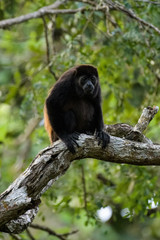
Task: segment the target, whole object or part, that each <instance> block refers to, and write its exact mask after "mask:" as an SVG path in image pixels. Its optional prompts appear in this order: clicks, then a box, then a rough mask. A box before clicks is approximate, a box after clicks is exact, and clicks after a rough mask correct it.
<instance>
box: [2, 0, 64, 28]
mask: <svg viewBox="0 0 160 240" xmlns="http://www.w3.org/2000/svg"><path fill="white" fill-rule="evenodd" d="M67 1H68V0H62V1H59V0H58V1H56V2H55V3H53V4H51V5H49V6H45V7H42V8H40V9H39V10H38V11H36V12H33V13H29V14H26V15H23V16H19V17H15V18H10V19H6V20H2V21H0V28H7V27H10V26H12V25H15V24H20V23H23V22H26V21H28V20H30V19H34V18H41V17H43V16H44V15H46V14H47V10H49V9H55V8H58V7H59V6H61V5H62V4H64V3H66V2H67Z"/></svg>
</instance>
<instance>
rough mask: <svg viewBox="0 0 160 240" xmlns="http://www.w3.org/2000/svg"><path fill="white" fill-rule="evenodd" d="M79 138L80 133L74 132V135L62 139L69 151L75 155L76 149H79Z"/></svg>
mask: <svg viewBox="0 0 160 240" xmlns="http://www.w3.org/2000/svg"><path fill="white" fill-rule="evenodd" d="M78 137H79V133H77V132H74V133H71V134H68V135H65V136H63V137H62V138H61V139H62V141H63V142H64V143H65V144H66V146H67V148H68V150H69V151H70V152H71V153H73V154H74V153H75V152H76V151H75V147H79V145H78V143H77V140H78Z"/></svg>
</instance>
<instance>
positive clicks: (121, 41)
mask: <svg viewBox="0 0 160 240" xmlns="http://www.w3.org/2000/svg"><path fill="white" fill-rule="evenodd" d="M94 2H97V3H98V1H94ZM119 2H120V3H122V4H124V5H125V7H126V8H127V9H132V10H134V12H135V13H136V14H137V15H138V16H140V17H141V18H143V19H144V20H146V21H148V22H152V24H154V25H155V26H160V18H159V15H160V8H159V7H157V6H156V5H154V4H152V3H145V1H144V2H143V1H141V2H139V1H132V0H121V1H119ZM52 3H53V1H51V0H47V1H44V0H39V1H36V2H35V1H20V0H14V1H11V0H7V1H1V3H0V19H4V18H5V19H7V18H12V17H15V16H18V15H24V14H27V13H30V12H33V11H36V10H38V9H39V8H40V7H43V6H45V5H49V4H52ZM82 6H84V4H83V3H82V2H76V1H69V3H67V4H66V5H65V6H63V7H64V8H66V9H67V8H72V9H73V8H78V7H82ZM110 14H111V16H112V18H113V19H114V21H115V22H116V25H114V26H113V24H111V22H108V24H107V25H106V16H105V14H104V13H102V12H98V11H95V12H90V11H86V12H82V13H80V12H78V13H76V14H74V15H70V14H66V15H64V14H61V15H60V14H59V15H56V16H48V17H46V21H47V26H48V30H49V31H48V36H49V43H50V55H51V56H50V61H51V64H52V70H53V71H54V73H55V75H56V76H60V75H61V74H62V73H63V72H64V71H65V70H66V69H68V68H70V67H72V66H73V65H76V64H84V63H90V64H93V65H95V66H97V67H98V71H99V75H100V82H101V88H102V96H103V98H102V100H103V102H102V106H103V116H104V121H105V123H107V124H113V123H117V122H125V123H128V124H132V125H134V124H136V121H137V119H138V117H139V115H140V113H141V110H142V109H143V108H144V107H146V106H148V105H151V106H153V105H158V103H159V102H160V94H159V91H160V84H159V83H160V68H159V60H160V38H159V35H158V34H157V33H155V32H154V31H153V30H151V29H148V28H144V27H143V26H142V25H141V24H139V23H138V22H136V21H135V20H132V19H130V18H129V17H127V16H126V15H124V14H122V13H120V12H118V11H113V12H110ZM0 56H1V58H0V69H1V70H0V119H1V121H0V157H1V160H0V165H1V173H0V174H1V184H0V189H1V191H3V190H5V188H6V187H7V186H8V185H9V183H10V182H11V181H13V180H14V179H15V178H16V176H18V175H19V174H20V172H21V171H23V170H24V169H25V168H26V167H27V166H28V164H29V163H30V162H31V160H32V159H33V157H34V156H35V155H36V154H37V153H38V152H39V151H40V149H42V148H43V147H45V146H47V145H48V144H49V141H48V137H47V134H46V133H45V130H44V127H43V104H44V100H45V97H46V96H47V92H48V90H49V89H50V87H51V86H52V85H53V84H54V82H55V79H54V77H53V75H52V74H51V73H50V72H49V70H48V63H47V60H46V44H45V35H44V26H43V21H42V19H36V20H31V21H28V22H25V23H22V24H19V25H15V26H12V27H11V28H9V29H4V30H0ZM37 116H39V117H40V118H41V121H39V122H38V123H37V125H36V126H37V127H36V128H34V129H33V131H31V132H30V134H28V135H26V134H25V131H26V130H27V129H28V126H30V125H32V123H34V121H35V119H36V117H37ZM30 119H31V120H30ZM159 121H160V116H156V118H155V119H154V120H153V121H152V122H151V124H150V126H149V129H148V131H147V133H146V135H147V136H148V137H150V138H151V139H152V140H153V141H155V142H159V141H160V139H159V132H160V125H159ZM82 168H84V177H85V187H86V202H87V205H86V207H85V201H84V183H83V180H82V178H83V176H82V175H83V174H82ZM98 176H103V177H102V178H99V177H98ZM159 181H160V171H159V168H157V167H156V168H155V167H139V166H138V167H136V166H128V165H118V164H117V165H115V164H111V163H104V162H99V161H97V160H93V159H92V160H89V159H88V160H81V161H80V162H75V163H74V164H73V165H72V167H71V168H70V170H69V171H68V172H67V173H66V174H65V176H63V177H62V178H61V179H60V180H59V181H57V182H56V183H55V184H54V186H53V188H52V189H50V190H48V192H47V193H46V194H45V196H44V197H43V202H45V204H44V205H43V206H42V207H41V211H40V214H39V219H37V220H36V221H37V222H41V221H44V224H47V223H49V221H50V222H52V224H51V223H50V224H49V225H50V226H51V227H52V228H53V229H56V228H57V229H58V231H59V232H65V231H66V230H70V229H72V228H78V229H80V231H79V233H78V234H76V235H74V236H72V237H71V239H89V238H90V239H91V238H92V239H93V240H94V239H102V240H103V239H106V237H107V239H115V240H116V239H117V240H119V239H123V240H124V239H128V238H129V239H133V240H134V239H145V240H147V239H149V240H152V239H159V237H160V233H159V226H158V225H159V222H160V218H159V212H158V211H157V212H156V213H155V214H151V215H150V217H148V215H149V209H151V208H152V207H153V206H151V205H152V204H153V203H155V205H156V206H157V205H158V204H159V197H160V196H159ZM108 205H109V206H111V207H112V210H113V215H112V218H111V219H110V220H109V222H108V223H106V224H104V223H102V222H101V221H100V220H99V219H98V217H97V215H96V212H97V210H98V209H100V208H101V207H105V206H108ZM123 209H128V215H126V216H123V215H122V210H123ZM56 217H57V219H58V220H57V219H56ZM54 220H55V221H54ZM36 234H37V238H36V239H44V238H45V237H46V235H43V234H41V235H40V234H39V233H36ZM0 237H1V238H2V239H8V238H6V236H5V235H2V236H0ZM7 237H8V236H7ZM25 237H26V236H25V235H24V234H22V235H21V238H22V239H26V238H25ZM47 239H54V237H51V236H50V238H47Z"/></svg>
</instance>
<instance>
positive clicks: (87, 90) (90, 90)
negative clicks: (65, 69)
mask: <svg viewBox="0 0 160 240" xmlns="http://www.w3.org/2000/svg"><path fill="white" fill-rule="evenodd" d="M78 82H79V86H80V88H81V89H82V91H83V94H84V95H86V96H93V95H94V91H95V87H96V83H97V77H96V76H94V75H83V76H80V77H79V81H78Z"/></svg>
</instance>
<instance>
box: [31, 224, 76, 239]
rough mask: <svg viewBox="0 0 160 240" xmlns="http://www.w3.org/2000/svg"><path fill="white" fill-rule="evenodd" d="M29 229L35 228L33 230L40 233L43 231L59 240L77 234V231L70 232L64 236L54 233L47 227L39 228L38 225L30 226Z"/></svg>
mask: <svg viewBox="0 0 160 240" xmlns="http://www.w3.org/2000/svg"><path fill="white" fill-rule="evenodd" d="M30 227H31V228H35V229H39V230H42V231H45V232H47V233H48V234H50V235H52V236H55V237H57V238H59V239H61V240H66V238H67V237H68V236H69V235H72V234H75V233H77V232H78V230H75V231H72V232H69V233H64V234H58V233H56V232H55V231H53V230H52V229H50V228H48V227H44V226H41V225H38V224H31V225H30Z"/></svg>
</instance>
